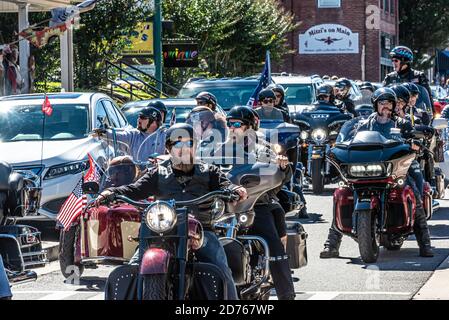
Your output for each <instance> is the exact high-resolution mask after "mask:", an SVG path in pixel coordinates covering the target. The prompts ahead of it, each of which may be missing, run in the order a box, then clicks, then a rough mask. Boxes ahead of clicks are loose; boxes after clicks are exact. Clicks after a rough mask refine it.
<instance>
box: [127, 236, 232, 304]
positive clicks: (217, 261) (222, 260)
mask: <svg viewBox="0 0 449 320" xmlns="http://www.w3.org/2000/svg"><path fill="white" fill-rule="evenodd" d="M196 256H197V258H198V260H199V261H201V262H206V263H211V264H213V265H216V266H217V267H218V268H219V269H220V270H221V271H222V272H223V274H224V276H225V282H226V288H227V291H228V300H238V299H239V297H238V295H237V289H236V287H235V283H234V278H233V277H232V271H231V269H230V268H229V266H228V260H227V258H226V253H225V251H224V248H223V246H222V245H221V243H220V241H218V238H217V235H216V234H215V233H214V232H212V231H204V243H203V246H202V247H201V249H200V250H198V251H197V252H196ZM138 263H139V248H137V250H136V253H135V254H134V256H133V257H132V258H131V260H130V261H129V264H138Z"/></svg>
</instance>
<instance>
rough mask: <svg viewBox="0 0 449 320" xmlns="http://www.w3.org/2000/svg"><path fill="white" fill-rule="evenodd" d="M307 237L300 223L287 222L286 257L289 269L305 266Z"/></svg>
mask: <svg viewBox="0 0 449 320" xmlns="http://www.w3.org/2000/svg"><path fill="white" fill-rule="evenodd" d="M307 236H308V235H307V232H306V231H305V230H304V227H303V225H302V224H301V223H299V222H295V221H287V255H288V256H289V260H288V261H289V265H290V269H299V268H301V267H304V266H306V265H307Z"/></svg>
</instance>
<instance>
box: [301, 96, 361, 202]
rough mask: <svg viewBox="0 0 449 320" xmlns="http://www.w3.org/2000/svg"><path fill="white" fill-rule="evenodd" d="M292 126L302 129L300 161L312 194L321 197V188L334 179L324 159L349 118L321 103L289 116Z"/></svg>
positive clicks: (332, 172) (350, 116)
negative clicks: (295, 125)
mask: <svg viewBox="0 0 449 320" xmlns="http://www.w3.org/2000/svg"><path fill="white" fill-rule="evenodd" d="M292 118H293V119H294V123H295V124H297V125H298V126H299V128H300V129H301V135H300V138H301V142H302V148H301V161H302V163H303V165H304V166H305V167H306V168H307V170H306V176H307V178H308V180H309V181H310V180H311V183H312V190H313V193H314V194H321V193H322V192H323V190H324V186H325V185H326V184H329V183H331V182H332V180H333V179H335V178H337V177H338V175H337V172H334V170H333V169H332V167H331V165H330V164H329V162H327V161H326V155H328V154H329V151H330V148H331V146H332V145H334V144H335V140H336V138H337V136H338V133H339V131H340V129H341V127H342V126H343V124H344V123H345V122H347V121H349V120H351V119H352V115H350V114H347V113H342V112H341V111H340V109H338V108H337V107H335V106H333V105H329V104H324V103H320V104H317V105H316V106H314V107H313V108H309V109H306V110H304V111H303V112H302V113H296V114H293V115H292Z"/></svg>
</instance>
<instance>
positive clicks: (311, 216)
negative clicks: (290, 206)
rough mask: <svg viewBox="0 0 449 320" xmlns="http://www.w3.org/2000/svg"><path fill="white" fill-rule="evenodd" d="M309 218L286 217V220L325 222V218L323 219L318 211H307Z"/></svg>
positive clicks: (304, 222)
mask: <svg viewBox="0 0 449 320" xmlns="http://www.w3.org/2000/svg"><path fill="white" fill-rule="evenodd" d="M308 215H309V218H307V219H297V218H294V217H292V218H287V221H297V222H300V223H301V224H313V223H327V222H328V221H326V220H325V219H323V218H322V217H323V215H322V214H319V213H309V214H308Z"/></svg>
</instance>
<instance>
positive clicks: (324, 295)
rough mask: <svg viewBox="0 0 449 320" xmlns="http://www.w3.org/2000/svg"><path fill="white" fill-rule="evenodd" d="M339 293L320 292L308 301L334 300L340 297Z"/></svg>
mask: <svg viewBox="0 0 449 320" xmlns="http://www.w3.org/2000/svg"><path fill="white" fill-rule="evenodd" d="M338 295H339V294H338V292H320V293H315V294H314V295H313V296H311V297H310V298H308V299H307V300H333V299H334V298H336V297H337V296H338Z"/></svg>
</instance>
